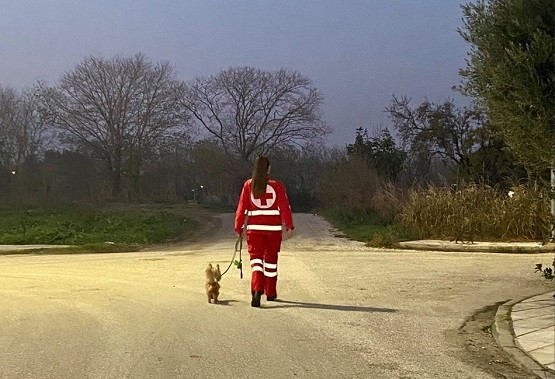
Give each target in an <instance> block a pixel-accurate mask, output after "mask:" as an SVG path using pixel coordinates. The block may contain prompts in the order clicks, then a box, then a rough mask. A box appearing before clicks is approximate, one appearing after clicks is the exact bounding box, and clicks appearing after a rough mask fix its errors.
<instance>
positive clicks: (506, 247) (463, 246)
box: [396, 240, 555, 254]
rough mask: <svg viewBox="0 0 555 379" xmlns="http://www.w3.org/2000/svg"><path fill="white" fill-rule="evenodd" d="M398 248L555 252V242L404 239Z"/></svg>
mask: <svg viewBox="0 0 555 379" xmlns="http://www.w3.org/2000/svg"><path fill="white" fill-rule="evenodd" d="M396 247H398V248H402V249H414V250H431V251H459V252H472V253H479V252H485V253H514V254H521V253H549V252H555V244H553V243H547V244H544V245H542V244H541V243H539V242H473V243H456V242H453V241H440V240H420V241H404V242H399V243H398V244H397V246H396Z"/></svg>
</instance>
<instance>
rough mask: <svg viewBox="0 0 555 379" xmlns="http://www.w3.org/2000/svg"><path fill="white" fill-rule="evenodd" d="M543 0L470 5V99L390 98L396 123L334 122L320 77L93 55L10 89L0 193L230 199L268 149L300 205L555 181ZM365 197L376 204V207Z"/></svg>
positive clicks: (3, 98) (22, 198)
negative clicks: (386, 192) (190, 70)
mask: <svg viewBox="0 0 555 379" xmlns="http://www.w3.org/2000/svg"><path fill="white" fill-rule="evenodd" d="M554 7H555V5H554V4H553V2H550V1H546V0H504V1H501V0H487V1H486V0H483V1H482V0H479V1H477V2H475V3H468V4H465V5H462V12H463V21H464V25H463V27H462V28H461V29H460V30H459V33H460V35H461V36H462V38H464V39H465V40H466V41H467V42H468V43H469V44H470V51H469V53H468V59H467V61H466V66H465V67H464V68H462V69H461V70H460V75H461V78H462V80H461V83H460V84H459V85H458V86H455V89H456V90H458V91H459V92H461V93H462V94H464V95H465V96H467V97H468V99H469V100H470V105H469V106H465V107H458V106H457V105H456V104H455V103H454V101H453V100H452V99H444V100H440V101H435V102H434V101H430V100H429V99H421V100H420V101H417V102H416V103H415V102H413V100H412V99H411V98H409V97H408V96H405V95H394V96H392V99H391V101H390V102H389V103H388V104H386V105H384V109H385V112H386V113H387V115H388V116H389V119H390V121H391V128H390V127H383V126H381V127H379V128H378V129H375V130H373V131H372V130H371V131H370V132H369V130H368V128H367V127H362V126H361V127H358V128H356V129H355V126H353V133H354V141H353V143H351V144H348V145H347V146H345V147H343V148H333V147H327V146H326V145H325V143H324V142H325V137H326V136H327V135H329V133H331V131H332V128H331V127H330V126H329V125H327V124H326V123H325V122H324V121H323V119H322V114H321V109H320V108H321V105H322V101H323V98H322V95H321V93H320V91H319V90H318V89H317V88H316V87H314V85H313V84H312V82H311V80H310V79H309V78H307V77H306V76H304V75H302V74H301V73H299V72H296V71H291V70H287V69H280V70H276V71H264V70H260V69H257V68H253V67H230V68H228V69H226V70H223V71H221V72H219V73H217V74H214V75H210V76H207V77H198V78H195V79H194V80H192V81H189V82H185V81H183V80H180V79H179V78H178V76H177V74H176V72H175V70H174V68H173V66H172V65H171V64H170V63H168V62H152V61H151V60H150V59H148V57H146V56H145V55H144V54H141V53H138V54H136V55H134V56H131V57H122V56H116V57H113V58H102V57H86V58H84V59H83V60H82V61H81V62H80V63H78V64H77V65H76V66H75V67H73V68H72V69H71V70H69V71H67V72H66V73H64V74H63V75H61V77H60V78H59V80H58V81H57V83H56V84H54V85H48V84H47V83H44V82H38V83H36V84H35V85H34V86H33V87H32V88H29V89H25V90H23V91H15V90H14V89H12V88H9V87H4V86H1V85H0V199H1V200H2V201H1V202H2V203H9V202H16V201H19V202H38V201H49V200H51V201H83V200H127V201H177V200H193V201H207V202H214V203H221V204H228V205H231V204H233V203H234V202H235V197H236V195H237V192H238V190H239V189H240V185H241V183H242V181H243V180H244V179H245V178H246V177H248V176H249V174H250V167H251V162H252V160H253V159H254V158H255V157H256V156H257V155H259V154H264V155H269V156H270V157H271V159H272V163H273V164H272V172H273V173H274V174H275V175H276V176H278V177H280V179H282V180H283V181H284V182H285V183H286V185H287V187H288V190H289V192H290V194H291V197H292V203H293V204H294V206H295V207H296V208H297V209H298V210H309V209H311V208H314V207H316V206H318V205H324V206H326V205H330V204H333V205H335V206H342V205H345V204H347V203H349V204H351V206H352V207H354V208H357V207H362V208H364V207H366V206H371V205H368V204H366V202H368V193H369V192H372V191H370V190H369V189H370V188H374V187H376V186H380V185H385V184H391V183H393V184H394V185H395V186H398V187H410V186H414V185H415V184H422V183H427V184H429V183H439V182H440V181H442V182H447V183H453V182H457V181H461V180H466V181H474V182H480V183H483V184H484V185H489V186H501V187H503V188H506V187H508V186H510V185H511V184H514V183H521V182H523V181H524V182H540V183H544V184H545V183H547V181H548V176H549V169H550V167H552V165H553V161H554V157H555V131H554V130H555V116H554V108H553V104H554V100H555V99H554V96H555V95H554V91H553V88H555V87H554V86H553V84H554V78H555V70H554V67H555V66H554V56H555V54H554V52H555V49H554V38H555V36H554V25H555V23H554V22H553V21H554V20H553V18H554V16H553V15H554V13H555V9H554ZM365 204H366V205H365Z"/></svg>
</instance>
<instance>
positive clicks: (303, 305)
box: [266, 299, 397, 313]
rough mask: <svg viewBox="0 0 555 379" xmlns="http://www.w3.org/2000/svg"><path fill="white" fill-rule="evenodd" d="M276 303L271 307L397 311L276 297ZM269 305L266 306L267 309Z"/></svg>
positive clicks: (348, 310)
mask: <svg viewBox="0 0 555 379" xmlns="http://www.w3.org/2000/svg"><path fill="white" fill-rule="evenodd" d="M275 302H276V305H274V306H272V307H271V308H309V309H330V310H334V311H346V312H385V313H393V312H397V309H391V308H376V307H362V306H357V305H334V304H319V303H305V302H301V301H289V300H280V299H277V300H276V301H275ZM269 308H270V307H268V308H266V309H269Z"/></svg>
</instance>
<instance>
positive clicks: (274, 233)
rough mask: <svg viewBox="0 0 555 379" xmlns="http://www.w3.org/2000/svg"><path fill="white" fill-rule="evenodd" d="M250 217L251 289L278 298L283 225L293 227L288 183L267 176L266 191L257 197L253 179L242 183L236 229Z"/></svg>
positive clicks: (239, 228)
mask: <svg viewBox="0 0 555 379" xmlns="http://www.w3.org/2000/svg"><path fill="white" fill-rule="evenodd" d="M245 216H247V218H246V219H247V225H246V228H247V233H246V234H247V247H248V250H249V255H250V263H251V271H252V277H251V291H252V293H253V294H254V293H255V292H262V293H265V294H266V296H268V297H277V289H276V285H277V263H278V253H279V250H280V248H281V234H282V225H285V228H286V229H291V230H292V229H293V215H292V213H291V207H290V205H289V199H288V198H287V194H286V192H285V186H284V185H283V183H281V182H280V181H278V180H275V179H271V178H268V182H267V185H266V193H265V194H264V195H262V196H261V197H260V198H259V199H255V198H254V196H253V195H252V192H251V179H249V180H247V181H246V182H245V184H244V185H243V190H242V192H241V197H240V198H239V204H238V205H237V211H236V212H235V232H236V233H237V234H241V233H242V232H243V226H244V223H245Z"/></svg>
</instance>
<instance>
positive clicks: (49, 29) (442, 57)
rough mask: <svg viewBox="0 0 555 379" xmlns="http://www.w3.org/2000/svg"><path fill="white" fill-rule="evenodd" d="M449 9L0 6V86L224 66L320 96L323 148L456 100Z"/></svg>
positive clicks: (368, 3)
mask: <svg viewBox="0 0 555 379" xmlns="http://www.w3.org/2000/svg"><path fill="white" fill-rule="evenodd" d="M460 4H461V3H460V2H459V1H454V0H404V1H402V0H364V1H355V0H333V1H332V0H329V1H328V0H320V1H317V0H312V1H308V0H287V1H286V0H272V1H270V0H251V1H243V0H227V1H223V0H222V1H212V0H198V1H197V0H195V1H190V0H180V1H169V0H168V1H152V0H150V1H144V0H126V1H123V0H122V1H117V0H112V1H108V0H93V1H91V0H87V1H81V0H73V1H67V0H66V1H58V0H12V1H9V0H1V1H0V51H1V52H2V58H1V59H0V86H3V87H13V88H16V89H23V88H26V87H30V86H32V85H33V84H34V83H35V82H36V81H37V80H45V81H47V82H48V83H49V84H55V83H56V82H57V81H58V79H59V77H60V76H61V75H62V74H63V73H64V72H65V71H68V70H72V69H73V67H74V66H75V65H76V64H78V63H79V62H81V61H82V60H83V59H84V58H85V57H86V56H90V55H95V56H102V57H104V58H111V57H113V56H114V55H116V54H119V55H122V56H132V55H133V54H135V53H138V52H142V53H144V54H145V55H146V56H147V57H148V58H149V59H150V60H152V61H153V62H158V61H169V62H170V63H171V64H172V65H174V67H175V70H176V72H177V74H178V75H179V77H180V78H182V79H184V80H191V79H193V78H195V77H197V76H209V75H211V74H215V73H218V72H220V71H221V70H224V69H226V68H229V67H232V66H252V67H255V68H259V69H262V70H276V69H279V68H282V67H284V68H287V69H290V70H296V71H299V72H300V73H302V74H303V75H305V76H307V77H308V78H310V79H311V80H312V82H313V84H314V86H315V87H317V88H318V89H319V90H320V91H321V93H322V94H323V96H324V99H325V101H324V103H323V106H322V109H321V110H322V112H323V118H324V120H325V121H326V122H327V123H328V124H329V125H330V126H331V127H332V128H334V130H335V131H334V133H333V134H332V135H331V136H329V137H328V141H329V145H337V146H344V145H345V144H347V143H351V142H353V140H354V136H355V129H356V128H357V127H359V126H362V127H364V128H368V130H369V131H371V132H372V131H373V130H374V129H376V128H378V127H382V126H391V123H390V121H389V119H388V118H387V116H386V114H385V113H384V108H385V107H386V105H387V104H388V103H389V101H390V100H391V98H392V95H394V94H395V95H397V96H401V95H407V96H409V97H412V99H413V105H416V104H418V103H420V102H421V101H422V100H424V97H427V98H428V99H429V100H431V101H443V100H445V99H446V98H448V97H451V98H454V99H455V101H456V103H458V104H459V105H461V106H462V105H465V99H463V98H462V97H461V96H460V95H458V94H457V93H455V92H453V91H452V90H451V87H452V86H453V85H456V84H458V83H459V81H460V77H459V75H458V70H459V69H460V68H462V67H464V65H465V58H466V52H467V51H468V49H469V46H468V44H467V43H466V42H465V41H464V40H463V39H462V38H461V37H460V35H459V34H458V33H457V28H461V27H462V25H463V22H462V11H461V7H460Z"/></svg>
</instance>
